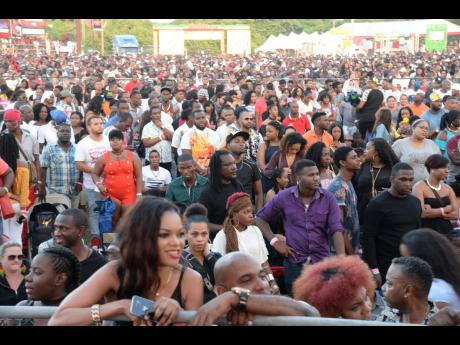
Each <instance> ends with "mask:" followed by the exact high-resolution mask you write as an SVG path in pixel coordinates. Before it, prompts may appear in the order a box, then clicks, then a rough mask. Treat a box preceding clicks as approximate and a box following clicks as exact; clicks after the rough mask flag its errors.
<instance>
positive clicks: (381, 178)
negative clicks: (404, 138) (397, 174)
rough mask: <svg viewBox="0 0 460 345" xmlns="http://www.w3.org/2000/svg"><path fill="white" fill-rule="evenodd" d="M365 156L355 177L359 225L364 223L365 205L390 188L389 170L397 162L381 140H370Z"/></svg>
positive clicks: (387, 146) (388, 146)
mask: <svg viewBox="0 0 460 345" xmlns="http://www.w3.org/2000/svg"><path fill="white" fill-rule="evenodd" d="M365 155H366V161H365V162H364V163H363V164H362V165H361V169H360V170H359V172H358V173H357V174H356V176H355V181H356V194H357V196H358V216H359V222H360V224H363V223H364V211H365V209H366V206H367V204H368V203H369V202H370V201H371V200H372V199H373V198H374V197H376V196H377V195H378V194H379V193H381V192H383V191H385V190H386V189H387V188H390V186H391V182H390V175H391V169H392V168H393V165H395V164H396V163H398V162H399V159H398V157H396V155H395V153H394V152H393V150H392V149H391V146H390V145H388V143H387V142H386V141H385V140H383V139H382V138H375V139H372V140H370V141H369V142H368V143H367V145H366V151H365Z"/></svg>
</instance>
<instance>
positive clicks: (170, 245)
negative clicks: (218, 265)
mask: <svg viewBox="0 0 460 345" xmlns="http://www.w3.org/2000/svg"><path fill="white" fill-rule="evenodd" d="M119 244H120V254H121V259H120V260H115V261H111V262H109V263H108V264H106V265H105V266H104V267H102V268H101V269H99V271H97V272H96V273H95V274H93V275H92V276H91V278H89V279H88V280H87V281H86V282H85V284H83V285H81V286H80V287H79V288H78V289H76V290H75V291H73V292H72V293H71V294H70V295H69V296H67V297H66V298H65V299H64V301H62V303H61V304H60V306H59V308H58V310H57V311H56V312H55V313H54V315H53V316H52V318H51V319H50V321H49V323H48V325H52V326H58V325H62V326H63V325H69V326H70V325H82V326H83V325H91V324H99V323H100V320H101V319H107V318H110V317H113V316H116V315H126V316H127V317H129V318H130V319H131V320H132V321H133V322H134V323H135V324H138V325H139V324H148V325H151V322H150V321H149V320H143V319H140V318H138V317H136V316H134V315H133V314H131V313H130V306H131V298H132V297H133V296H134V295H138V296H141V297H144V298H147V299H150V300H154V301H155V302H156V303H155V311H154V314H153V320H154V321H155V322H157V323H156V325H157V326H163V325H169V324H171V323H172V322H173V321H174V319H175V318H176V316H177V313H178V312H179V311H180V310H181V309H185V310H196V309H197V308H198V307H200V306H201V305H202V304H203V280H202V279H201V276H200V275H199V274H198V273H197V272H195V271H193V270H192V269H189V268H185V267H184V266H180V265H179V261H180V258H181V254H182V251H183V249H184V245H185V241H184V229H183V225H182V221H181V218H180V216H179V210H178V209H177V207H176V206H174V205H173V204H172V203H170V202H169V201H166V200H165V199H161V198H155V197H150V196H148V197H144V198H143V199H142V200H140V201H139V202H138V203H136V204H135V205H134V207H133V208H132V209H131V210H130V211H129V212H128V214H127V215H126V217H124V218H123V219H122V222H121V223H120V224H119ZM104 297H105V298H106V301H107V303H105V304H103V305H99V304H97V303H98V302H99V301H101V300H102V299H103V298H104Z"/></svg>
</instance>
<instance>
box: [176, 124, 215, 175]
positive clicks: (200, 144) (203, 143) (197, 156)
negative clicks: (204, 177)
mask: <svg viewBox="0 0 460 345" xmlns="http://www.w3.org/2000/svg"><path fill="white" fill-rule="evenodd" d="M180 148H181V150H191V151H192V156H193V159H194V160H195V162H197V163H198V164H199V165H200V166H201V167H202V168H204V169H207V168H208V166H209V161H210V159H211V156H212V154H213V153H214V152H216V151H217V150H219V148H220V137H219V135H218V134H217V133H216V132H215V131H213V130H212V129H210V128H205V129H204V130H199V129H198V128H196V127H195V126H193V127H192V128H190V129H189V130H188V131H187V132H185V133H184V135H183V136H182V140H181V143H180Z"/></svg>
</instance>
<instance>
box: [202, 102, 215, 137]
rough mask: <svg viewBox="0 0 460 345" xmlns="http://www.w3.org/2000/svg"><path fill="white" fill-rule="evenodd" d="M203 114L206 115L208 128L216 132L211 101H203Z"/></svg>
mask: <svg viewBox="0 0 460 345" xmlns="http://www.w3.org/2000/svg"><path fill="white" fill-rule="evenodd" d="M203 108H204V112H205V113H206V120H207V122H208V127H209V128H211V129H214V130H216V128H217V114H216V110H215V106H214V103H213V102H211V101H204V103H203Z"/></svg>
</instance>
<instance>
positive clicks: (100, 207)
mask: <svg viewBox="0 0 460 345" xmlns="http://www.w3.org/2000/svg"><path fill="white" fill-rule="evenodd" d="M458 63H459V59H458V55H455V54H450V53H444V54H442V53H417V54H407V53H396V54H391V55H390V54H369V55H368V56H359V57H348V56H338V55H337V56H310V57H308V56H307V57H299V56H288V55H252V56H248V57H237V56H220V57H213V56H208V55H205V54H202V55H197V56H190V57H166V56H162V57H153V56H147V55H139V56H112V55H108V56H102V55H100V54H83V55H81V56H78V57H76V56H61V57H58V58H56V59H53V60H51V59H49V58H48V57H46V56H35V55H27V54H26V55H19V56H14V57H12V56H2V57H0V108H2V109H0V114H1V118H0V127H1V133H0V210H1V213H0V232H1V235H2V237H1V242H0V244H1V243H3V244H2V245H1V246H0V305H21V306H58V309H57V311H56V312H55V313H54V315H53V316H52V317H51V319H49V320H38V319H37V320H32V319H15V320H13V319H10V320H2V323H4V324H15V325H45V324H48V325H92V324H94V325H101V324H105V325H109V324H110V325H122V324H125V323H126V324H134V325H157V326H162V325H171V324H174V322H175V319H176V316H177V314H178V312H180V311H181V310H196V314H195V316H194V318H193V320H192V321H191V324H192V325H212V324H214V323H215V322H216V321H217V320H218V319H219V318H221V317H224V316H226V317H227V319H228V322H229V323H230V324H234V325H243V324H247V325H251V324H252V323H253V319H254V315H271V316H281V315H284V316H316V317H330V318H344V319H354V320H378V321H383V322H388V323H412V324H425V325H428V324H458V320H459V318H460V316H459V314H458V313H459V312H460V256H459V255H460V254H459V253H460V240H459V239H460V236H459V230H458V228H459V227H460V223H459V202H460V200H459V198H460V145H459V139H460V84H459V83H457V81H458V79H460V68H459V67H460V66H458ZM44 204H52V205H57V204H61V205H63V208H64V210H63V211H61V212H59V214H58V215H56V216H55V217H54V218H50V219H48V220H47V222H46V224H45V227H46V226H47V225H48V224H51V230H50V231H49V236H48V237H46V238H41V239H40V238H39V237H34V236H31V235H30V232H31V228H32V227H33V224H32V215H33V214H34V212H33V210H34V209H35V208H36V207H37V206H40V205H44ZM107 234H111V235H112V236H109V237H107ZM108 238H109V239H108ZM37 241H38V242H37ZM31 253H32V254H31ZM133 296H141V297H144V298H146V299H149V300H152V301H155V309H154V310H153V311H152V312H150V313H147V314H146V315H145V317H143V316H139V315H135V314H133V313H132V306H131V304H132V299H133ZM117 315H125V316H127V317H128V318H129V319H130V320H131V322H119V321H114V322H108V321H104V320H107V319H110V318H112V317H114V316H117Z"/></svg>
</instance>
